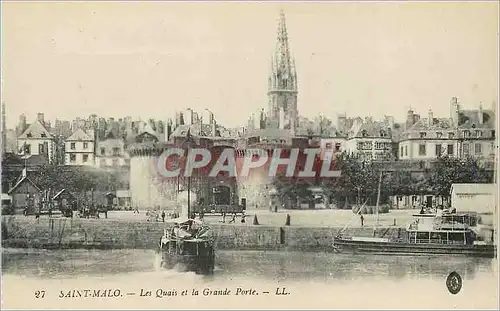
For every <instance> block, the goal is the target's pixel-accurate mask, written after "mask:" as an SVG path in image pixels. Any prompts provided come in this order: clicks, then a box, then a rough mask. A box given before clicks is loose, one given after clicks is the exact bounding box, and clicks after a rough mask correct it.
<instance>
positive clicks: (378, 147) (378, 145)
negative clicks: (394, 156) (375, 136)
mask: <svg viewBox="0 0 500 311" xmlns="http://www.w3.org/2000/svg"><path fill="white" fill-rule="evenodd" d="M383 149H385V143H378V142H377V143H375V150H383Z"/></svg>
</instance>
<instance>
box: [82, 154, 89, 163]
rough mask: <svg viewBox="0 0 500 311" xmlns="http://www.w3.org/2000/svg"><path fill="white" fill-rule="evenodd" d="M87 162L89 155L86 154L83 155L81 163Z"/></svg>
mask: <svg viewBox="0 0 500 311" xmlns="http://www.w3.org/2000/svg"><path fill="white" fill-rule="evenodd" d="M88 160H89V155H88V154H84V155H83V162H88Z"/></svg>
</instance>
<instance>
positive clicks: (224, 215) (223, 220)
mask: <svg viewBox="0 0 500 311" xmlns="http://www.w3.org/2000/svg"><path fill="white" fill-rule="evenodd" d="M222 223H223V224H224V223H226V213H225V212H223V213H222Z"/></svg>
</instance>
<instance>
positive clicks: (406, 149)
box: [405, 146, 408, 157]
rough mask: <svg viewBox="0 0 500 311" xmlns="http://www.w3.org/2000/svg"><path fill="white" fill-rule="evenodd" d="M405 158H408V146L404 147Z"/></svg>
mask: <svg viewBox="0 0 500 311" xmlns="http://www.w3.org/2000/svg"><path fill="white" fill-rule="evenodd" d="M405 156H406V157H407V156H408V146H405Z"/></svg>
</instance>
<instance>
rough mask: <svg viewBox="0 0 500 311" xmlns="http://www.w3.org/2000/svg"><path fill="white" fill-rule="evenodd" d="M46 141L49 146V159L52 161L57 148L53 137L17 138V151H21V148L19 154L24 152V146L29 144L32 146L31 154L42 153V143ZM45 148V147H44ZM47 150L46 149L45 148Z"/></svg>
mask: <svg viewBox="0 0 500 311" xmlns="http://www.w3.org/2000/svg"><path fill="white" fill-rule="evenodd" d="M45 143H47V148H48V153H47V154H48V157H49V161H52V156H53V154H54V148H55V145H54V141H53V140H52V139H40V138H38V139H29V138H28V139H23V138H20V139H18V140H17V151H18V152H19V150H21V152H20V153H19V154H21V155H22V154H24V153H23V152H24V150H23V146H24V145H25V144H26V145H29V146H30V154H31V155H40V154H41V153H40V147H39V146H40V145H44V144H45ZM44 148H45V147H44ZM44 152H45V150H44Z"/></svg>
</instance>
